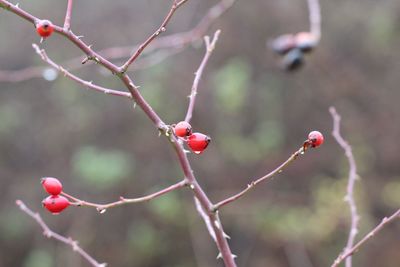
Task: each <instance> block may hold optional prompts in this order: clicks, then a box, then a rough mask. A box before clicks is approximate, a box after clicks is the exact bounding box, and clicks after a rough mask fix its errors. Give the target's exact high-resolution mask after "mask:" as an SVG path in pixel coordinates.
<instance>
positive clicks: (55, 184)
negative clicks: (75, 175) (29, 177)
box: [41, 177, 62, 196]
mask: <svg viewBox="0 0 400 267" xmlns="http://www.w3.org/2000/svg"><path fill="white" fill-rule="evenodd" d="M41 183H42V185H43V188H44V190H46V192H47V193H49V194H50V195H53V196H55V195H58V194H60V193H61V191H62V184H61V182H60V181H59V180H58V179H57V178H53V177H45V178H42V180H41Z"/></svg>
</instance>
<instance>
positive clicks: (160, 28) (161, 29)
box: [120, 0, 188, 73]
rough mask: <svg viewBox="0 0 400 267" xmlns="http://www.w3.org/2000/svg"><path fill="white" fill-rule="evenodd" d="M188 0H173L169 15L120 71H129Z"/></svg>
mask: <svg viewBox="0 0 400 267" xmlns="http://www.w3.org/2000/svg"><path fill="white" fill-rule="evenodd" d="M187 1H188V0H181V1H177V0H173V4H172V6H171V9H170V10H169V12H168V14H167V16H166V17H165V19H164V21H163V22H162V23H161V25H160V27H159V28H158V29H157V30H156V31H155V32H154V33H153V34H152V35H151V36H150V37H149V38H147V40H146V41H144V43H142V44H141V45H140V46H139V47H138V49H137V50H136V52H135V53H134V54H133V55H132V56H131V57H130V58H129V59H128V60H127V61H126V62H125V63H124V65H122V66H121V68H120V72H121V73H124V72H126V71H127V69H128V68H129V66H130V65H131V64H132V63H133V62H134V61H135V60H136V59H137V58H138V57H139V56H140V54H141V53H142V52H143V50H144V49H145V48H146V47H147V46H148V45H149V44H150V43H151V42H152V41H153V40H154V39H155V38H156V37H157V36H159V35H160V34H161V33H162V32H165V31H166V30H167V28H166V27H167V25H168V22H169V21H170V20H171V18H172V16H173V15H174V13H175V11H176V10H177V9H178V8H179V7H180V6H182V5H183V4H184V3H186V2H187Z"/></svg>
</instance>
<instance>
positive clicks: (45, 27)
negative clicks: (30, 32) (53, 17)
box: [36, 20, 54, 38]
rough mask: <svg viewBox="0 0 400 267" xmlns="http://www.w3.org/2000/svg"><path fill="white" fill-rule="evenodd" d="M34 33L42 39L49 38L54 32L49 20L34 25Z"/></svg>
mask: <svg viewBox="0 0 400 267" xmlns="http://www.w3.org/2000/svg"><path fill="white" fill-rule="evenodd" d="M36 31H37V33H38V34H39V35H40V36H41V37H43V38H46V37H49V36H50V35H51V34H52V33H53V31H54V26H53V23H51V21H50V20H41V21H39V22H38V23H37V24H36Z"/></svg>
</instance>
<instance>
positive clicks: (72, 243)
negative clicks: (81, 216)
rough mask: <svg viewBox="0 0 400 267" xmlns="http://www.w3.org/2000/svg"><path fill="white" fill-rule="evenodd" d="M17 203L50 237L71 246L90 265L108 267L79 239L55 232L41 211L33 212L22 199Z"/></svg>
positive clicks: (44, 233) (45, 234)
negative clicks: (91, 254)
mask: <svg viewBox="0 0 400 267" xmlns="http://www.w3.org/2000/svg"><path fill="white" fill-rule="evenodd" d="M16 204H17V206H18V207H19V208H20V209H21V210H22V211H23V212H25V213H26V214H27V215H29V216H30V217H32V218H33V219H34V220H35V221H36V222H37V223H38V224H39V225H40V227H42V229H43V235H44V236H46V237H48V238H54V239H55V240H58V241H60V242H62V243H64V244H66V245H69V246H71V248H72V250H73V251H75V252H77V253H78V254H80V255H81V256H82V257H83V258H84V259H85V260H86V261H87V262H89V263H90V265H92V266H94V267H106V264H105V263H99V262H97V261H96V260H95V259H94V258H93V257H92V256H90V255H89V254H88V253H87V252H86V251H84V250H83V249H82V248H81V247H80V246H79V245H78V242H77V241H75V240H72V239H71V238H67V237H65V236H62V235H60V234H57V233H56V232H53V231H52V230H51V229H50V228H49V227H48V226H47V224H46V223H45V222H44V221H43V219H42V217H40V215H39V213H36V212H33V211H32V210H31V209H29V208H28V207H27V206H26V205H25V204H24V202H22V201H21V200H17V201H16Z"/></svg>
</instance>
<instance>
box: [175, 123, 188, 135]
mask: <svg viewBox="0 0 400 267" xmlns="http://www.w3.org/2000/svg"><path fill="white" fill-rule="evenodd" d="M174 132H175V135H176V136H179V137H187V136H189V135H191V134H192V126H191V125H190V124H189V123H188V122H186V121H181V122H178V123H177V124H176V125H175V127H174Z"/></svg>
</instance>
